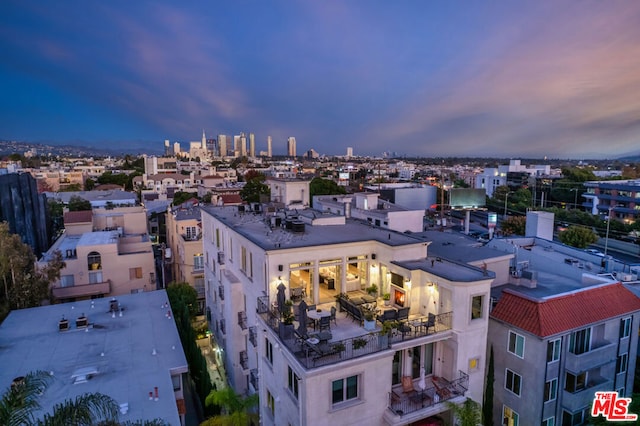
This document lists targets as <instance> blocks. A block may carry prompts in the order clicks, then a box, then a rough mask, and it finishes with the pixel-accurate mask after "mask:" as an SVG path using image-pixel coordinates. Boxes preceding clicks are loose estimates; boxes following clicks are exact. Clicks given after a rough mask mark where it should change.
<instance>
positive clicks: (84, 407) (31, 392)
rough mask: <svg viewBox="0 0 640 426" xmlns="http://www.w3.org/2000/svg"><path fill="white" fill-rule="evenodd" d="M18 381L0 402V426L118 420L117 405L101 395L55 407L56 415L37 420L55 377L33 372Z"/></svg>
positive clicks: (78, 398)
mask: <svg viewBox="0 0 640 426" xmlns="http://www.w3.org/2000/svg"><path fill="white" fill-rule="evenodd" d="M19 379H20V380H17V381H15V382H14V383H13V384H12V385H11V386H10V387H9V388H8V389H6V390H5V392H4V394H3V395H2V399H1V400H0V424H2V425H4V426H14V425H15V426H18V425H20V426H23V425H41V426H49V425H50V426H54V425H78V426H81V425H93V424H98V423H99V422H100V421H115V420H117V418H118V404H117V403H116V402H115V400H113V398H111V397H109V396H107V395H103V394H100V393H86V394H83V395H80V396H78V397H77V398H76V399H75V400H65V401H63V402H60V403H58V404H56V405H55V406H54V407H53V411H51V412H50V413H45V414H44V416H43V417H42V418H41V419H36V418H35V413H36V411H38V410H39V409H40V408H41V407H40V403H39V402H38V398H39V397H40V396H41V395H42V394H43V392H44V391H45V390H46V388H47V387H48V385H49V383H50V382H51V380H53V377H52V376H50V375H49V373H47V372H44V371H34V372H31V373H29V374H27V375H26V376H24V377H21V378H19Z"/></svg>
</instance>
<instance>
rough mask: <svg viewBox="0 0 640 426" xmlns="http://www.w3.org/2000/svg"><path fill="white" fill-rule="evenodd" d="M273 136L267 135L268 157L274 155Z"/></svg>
mask: <svg viewBox="0 0 640 426" xmlns="http://www.w3.org/2000/svg"><path fill="white" fill-rule="evenodd" d="M271 142H272V139H271V136H267V157H271V155H272V151H271Z"/></svg>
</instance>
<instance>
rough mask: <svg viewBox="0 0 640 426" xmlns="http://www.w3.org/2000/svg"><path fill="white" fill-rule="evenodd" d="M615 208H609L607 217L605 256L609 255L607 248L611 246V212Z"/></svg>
mask: <svg viewBox="0 0 640 426" xmlns="http://www.w3.org/2000/svg"><path fill="white" fill-rule="evenodd" d="M612 210H613V207H609V215H608V216H607V234H606V235H605V237H604V255H605V256H606V255H607V248H608V246H609V226H610V225H611V211H612Z"/></svg>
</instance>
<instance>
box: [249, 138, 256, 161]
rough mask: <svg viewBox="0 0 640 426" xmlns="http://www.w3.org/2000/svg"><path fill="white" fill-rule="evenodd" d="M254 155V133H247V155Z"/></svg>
mask: <svg viewBox="0 0 640 426" xmlns="http://www.w3.org/2000/svg"><path fill="white" fill-rule="evenodd" d="M255 156H256V135H254V134H253V133H249V157H255Z"/></svg>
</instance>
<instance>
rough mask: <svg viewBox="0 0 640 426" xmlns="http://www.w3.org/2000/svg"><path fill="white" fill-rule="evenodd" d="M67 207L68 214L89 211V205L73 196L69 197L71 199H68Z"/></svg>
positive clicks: (86, 201) (82, 199) (87, 202)
mask: <svg viewBox="0 0 640 426" xmlns="http://www.w3.org/2000/svg"><path fill="white" fill-rule="evenodd" d="M67 207H68V208H69V211H70V212H77V211H82V210H91V203H90V202H89V201H88V200H85V199H84V198H82V197H78V196H77V195H73V196H71V198H69V205H68V206H67Z"/></svg>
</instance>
